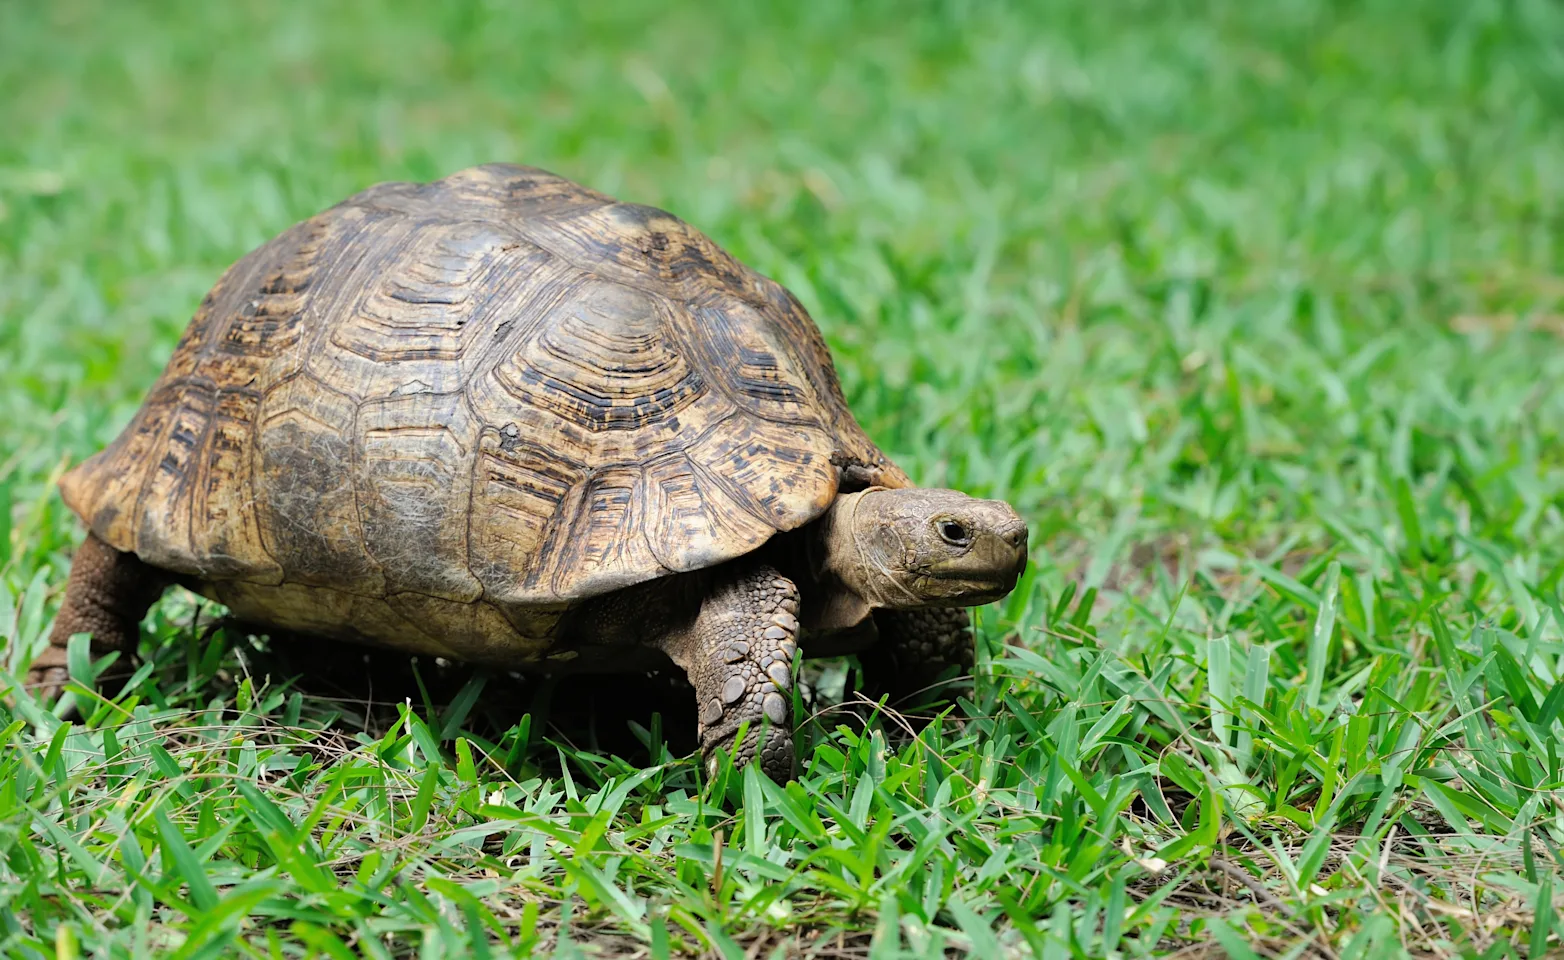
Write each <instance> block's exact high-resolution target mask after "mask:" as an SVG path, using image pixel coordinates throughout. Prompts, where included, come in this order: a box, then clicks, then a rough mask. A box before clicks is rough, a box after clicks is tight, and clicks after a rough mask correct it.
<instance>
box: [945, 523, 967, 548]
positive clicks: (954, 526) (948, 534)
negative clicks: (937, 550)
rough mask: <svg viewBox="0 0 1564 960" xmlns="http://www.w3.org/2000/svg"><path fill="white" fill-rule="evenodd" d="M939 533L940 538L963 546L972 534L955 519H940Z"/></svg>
mask: <svg viewBox="0 0 1564 960" xmlns="http://www.w3.org/2000/svg"><path fill="white" fill-rule="evenodd" d="M939 535H940V539H941V540H944V541H945V542H946V543H949V544H952V545H954V546H958V547H961V546H965V545H966V544H967V543H968V542H969V541H970V540H971V539H972V534H971V533H969V532H968V531H967V528H966V527H965V526H963V525H962V524H961V522H960V521H957V520H941V521H940V522H939Z"/></svg>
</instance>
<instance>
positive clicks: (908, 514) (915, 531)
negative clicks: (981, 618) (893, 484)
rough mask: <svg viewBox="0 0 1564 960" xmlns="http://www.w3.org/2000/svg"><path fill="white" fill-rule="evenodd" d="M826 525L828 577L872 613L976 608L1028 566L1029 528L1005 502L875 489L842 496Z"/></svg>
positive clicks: (1001, 592) (943, 492) (955, 493)
mask: <svg viewBox="0 0 1564 960" xmlns="http://www.w3.org/2000/svg"><path fill="white" fill-rule="evenodd" d="M826 520H827V522H826V523H825V524H824V547H825V550H824V560H825V566H826V568H827V570H829V572H831V573H832V574H834V575H835V576H836V578H837V579H838V580H839V581H840V582H841V583H842V584H843V585H844V586H845V587H847V588H848V589H849V590H851V591H853V592H854V593H856V594H858V596H859V597H861V598H862V599H863V600H864V601H865V602H866V603H867V604H868V605H869V606H870V607H876V608H890V609H901V610H907V609H915V608H919V607H974V606H977V605H979V604H983V603H988V602H990V601H993V600H998V599H999V598H1000V597H1003V596H1004V595H1005V594H1007V593H1009V592H1010V591H1011V590H1013V589H1015V585H1016V580H1017V579H1019V578H1020V576H1021V571H1022V570H1023V569H1025V567H1026V523H1025V522H1024V521H1023V520H1022V519H1021V517H1020V516H1019V515H1017V514H1016V512H1015V510H1014V509H1012V508H1011V506H1010V504H1008V503H1005V502H1003V501H1000V500H979V499H977V498H975V497H969V496H967V495H966V494H964V493H961V492H960V491H957V490H928V489H920V488H909V489H901V490H887V489H882V488H870V489H868V490H865V491H863V492H862V493H849V494H843V495H841V496H839V497H837V498H836V501H835V502H834V503H833V504H832V506H831V509H830V512H829V513H828V514H827V517H826Z"/></svg>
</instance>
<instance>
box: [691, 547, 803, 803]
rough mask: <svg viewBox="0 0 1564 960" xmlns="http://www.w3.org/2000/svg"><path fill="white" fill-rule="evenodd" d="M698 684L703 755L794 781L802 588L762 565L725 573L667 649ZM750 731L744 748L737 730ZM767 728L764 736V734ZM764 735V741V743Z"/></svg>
mask: <svg viewBox="0 0 1564 960" xmlns="http://www.w3.org/2000/svg"><path fill="white" fill-rule="evenodd" d="M662 647H663V650H664V651H665V652H666V653H667V654H668V656H669V657H671V658H672V659H673V661H674V663H677V664H678V665H679V666H681V667H683V668H684V672H685V673H686V674H688V675H689V678H690V682H691V683H692V684H694V685H695V697H696V703H697V705H698V707H699V709H700V737H701V753H702V755H703V756H705V757H707V758H710V757H711V756H712V754H713V752H714V751H715V750H717V749H718V748H726V749H728V750H731V751H732V753H733V760H734V763H735V764H736V765H740V766H742V765H743V764H746V763H748V762H750V761H751V760H755V759H758V760H759V761H760V768H761V770H762V771H763V772H764V773H765V774H766V775H767V776H769V777H771V778H772V779H773V780H775V781H777V782H778V783H785V782H787V781H788V780H790V779H792V776H793V762H794V757H793V724H792V717H791V713H792V698H791V697H790V696H789V695H788V690H789V689H790V688H791V687H792V684H793V660H794V657H795V655H796V654H797V652H798V588H797V587H795V586H794V585H793V581H791V580H789V579H787V578H786V577H784V576H782V575H781V574H780V573H778V572H777V571H776V570H774V569H773V568H771V567H769V566H766V565H763V564H739V565H735V566H734V567H731V568H728V569H725V570H723V571H720V572H719V573H718V574H717V575H716V576H715V577H714V578H713V581H712V583H711V588H710V591H709V593H708V594H707V596H706V597H705V599H704V600H703V601H702V603H701V610H700V614H699V615H698V616H697V617H696V618H695V622H694V624H693V625H691V626H690V627H688V628H686V629H684V630H680V631H679V632H677V633H676V634H674V635H673V636H670V637H668V638H666V639H665V640H664V641H663V643H662ZM746 723H747V724H748V725H749V729H748V732H747V733H746V734H745V736H744V740H743V742H742V743H737V744H735V743H734V738H735V736H736V735H737V734H738V730H739V727H740V726H741V725H743V724H746ZM762 728H764V730H763V729H762ZM762 736H764V740H762Z"/></svg>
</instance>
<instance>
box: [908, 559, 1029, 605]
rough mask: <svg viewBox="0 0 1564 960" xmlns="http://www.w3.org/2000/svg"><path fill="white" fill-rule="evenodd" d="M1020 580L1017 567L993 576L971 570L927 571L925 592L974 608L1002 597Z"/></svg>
mask: <svg viewBox="0 0 1564 960" xmlns="http://www.w3.org/2000/svg"><path fill="white" fill-rule="evenodd" d="M1020 579H1021V571H1020V569H1019V568H1018V569H1015V570H1007V571H1005V572H1004V573H1000V574H995V575H993V576H982V575H974V574H973V572H972V571H970V570H929V571H927V572H926V573H925V574H924V581H925V583H926V584H927V587H928V589H926V591H925V592H926V593H928V594H929V595H931V596H934V597H939V598H941V599H947V600H950V601H952V602H955V603H958V604H960V605H961V606H973V607H975V606H979V605H981V604H985V603H993V602H994V601H995V600H999V599H1002V598H1004V597H1005V596H1007V595H1009V593H1010V592H1011V591H1012V590H1014V589H1015V588H1016V582H1017V581H1019V580H1020Z"/></svg>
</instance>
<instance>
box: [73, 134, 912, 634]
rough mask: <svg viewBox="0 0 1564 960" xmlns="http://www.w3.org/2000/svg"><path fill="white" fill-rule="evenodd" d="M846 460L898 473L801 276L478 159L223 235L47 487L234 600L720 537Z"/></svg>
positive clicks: (707, 551) (488, 586) (734, 545)
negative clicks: (477, 163) (774, 270)
mask: <svg viewBox="0 0 1564 960" xmlns="http://www.w3.org/2000/svg"><path fill="white" fill-rule="evenodd" d="M844 482H846V483H849V484H853V485H855V486H866V485H869V484H878V485H883V486H892V487H899V486H907V485H910V483H909V481H908V479H907V477H906V475H905V474H904V473H902V472H901V470H900V469H898V468H897V467H896V466H895V465H894V464H891V463H889V462H888V461H887V460H886V458H885V457H884V455H883V454H882V453H881V452H880V451H879V450H878V449H877V448H876V447H875V445H874V444H873V443H872V442H871V441H870V440H869V439H868V437H867V436H865V435H864V433H863V431H862V429H861V428H860V427H859V426H858V424H857V423H856V422H855V421H854V419H853V417H852V415H851V413H849V411H848V409H847V406H846V404H845V402H844V400H843V397H842V392H841V388H840V386H839V384H838V382H837V378H836V374H835V372H834V370H833V368H832V363H831V358H830V355H829V353H828V352H827V350H826V347H825V344H824V342H823V341H822V339H821V336H820V332H819V330H818V329H817V328H816V327H815V325H814V323H813V322H812V321H811V320H810V318H809V316H808V315H807V314H806V313H805V311H804V309H803V308H802V307H801V306H800V305H799V303H798V301H797V300H796V299H794V298H793V297H792V296H791V295H790V294H789V293H788V292H787V291H786V290H784V289H783V288H782V287H781V286H779V285H777V284H776V283H773V282H772V281H770V280H768V279H766V278H765V277H762V276H760V275H759V274H757V273H755V272H754V271H752V270H750V269H748V268H746V267H745V266H743V265H742V264H740V263H738V262H737V261H735V260H734V259H733V258H732V257H730V256H729V255H728V254H727V253H725V252H724V251H722V250H721V249H719V248H718V247H717V246H716V244H714V243H713V242H712V241H711V240H709V239H708V238H707V237H705V236H704V235H702V234H701V233H700V232H699V231H697V230H695V229H694V228H692V227H690V226H689V225H687V224H685V223H684V222H682V221H680V220H679V219H677V218H675V217H673V216H672V215H670V214H667V213H665V212H663V211H661V210H656V209H653V208H651V207H645V206H639V205H634V204H625V203H618V202H616V201H615V200H613V199H612V198H610V197H607V196H604V195H603V194H600V193H596V192H594V191H592V190H589V189H586V188H584V187H581V186H579V185H577V184H574V183H571V182H570V181H568V180H565V179H563V178H560V177H557V176H554V175H552V174H549V173H546V172H544V171H541V170H537V169H532V168H526V167H517V166H510V165H498V164H496V165H488V166H482V167H477V168H473V169H470V170H465V171H462V172H460V173H457V174H454V175H452V176H450V177H447V178H445V179H443V180H439V181H436V182H433V183H428V184H408V183H388V184H381V185H379V186H375V187H372V188H370V189H368V190H365V191H363V192H362V193H359V194H357V195H355V196H353V197H350V198H349V199H347V200H346V201H344V202H342V203H341V204H338V205H337V206H335V207H332V208H331V209H329V210H326V211H325V212H323V213H321V214H319V215H317V216H315V217H312V218H311V219H309V220H306V221H305V222H303V223H301V224H298V225H297V226H294V227H293V228H291V229H289V230H288V231H286V232H285V233H283V234H282V235H281V236H279V237H277V238H276V239H274V240H272V241H270V242H269V243H267V244H265V245H264V246H262V247H260V248H258V249H257V250H255V251H253V252H251V253H250V254H248V255H247V256H245V257H244V258H243V259H241V260H240V261H239V262H238V263H236V264H234V265H233V266H232V267H231V268H230V269H229V270H228V271H227V272H226V273H225V274H224V275H223V277H222V278H221V279H220V280H219V281H218V283H217V285H216V286H215V287H214V288H213V289H212V291H211V292H210V293H209V294H208V295H207V296H206V298H205V299H204V300H203V301H202V303H201V306H200V308H199V310H198V311H197V313H196V315H195V318H194V320H193V321H192V322H191V324H190V327H189V329H188V330H187V331H186V333H185V335H184V337H183V339H182V340H181V341H180V342H179V345H178V348H177V349H176V351H175V353H174V356H173V359H172V360H171V361H170V362H169V364H168V367H167V369H166V370H165V371H164V373H163V376H162V378H161V379H160V380H159V381H158V382H157V384H156V385H155V386H154V387H153V388H152V391H151V392H150V394H149V395H148V397H147V399H146V402H145V403H144V405H143V406H142V407H141V409H140V411H139V412H138V413H137V414H136V416H135V418H134V419H133V420H132V421H131V423H130V425H129V426H128V427H127V428H126V429H125V430H124V432H123V433H122V434H121V435H120V436H119V438H118V439H116V440H115V441H114V443H113V444H112V445H110V446H109V447H108V448H106V449H105V450H104V451H103V452H101V453H99V454H97V455H96V456H94V457H92V458H91V459H89V460H87V461H86V462H84V463H83V464H81V465H80V466H78V467H77V468H76V469H74V470H72V471H71V472H70V473H69V474H67V475H66V476H65V478H64V479H63V480H62V481H61V490H62V493H63V495H64V497H65V500H66V502H67V503H68V504H69V506H70V507H71V508H72V509H73V510H74V511H75V512H76V513H77V514H79V515H80V516H81V517H82V519H83V520H84V521H85V522H86V523H87V524H88V526H90V527H91V529H92V531H93V532H94V533H96V534H97V535H98V537H100V538H101V539H103V540H104V541H106V542H107V543H108V544H109V545H111V546H113V547H115V548H117V549H120V550H125V551H131V552H134V553H135V554H137V555H138V556H139V557H141V559H143V560H144V561H146V562H148V563H150V564H152V565H154V566H157V567H162V568H165V569H168V570H171V571H175V572H176V573H179V574H184V575H186V576H188V577H190V578H193V579H194V580H195V581H197V582H198V583H203V584H214V583H215V584H230V585H233V586H234V587H236V588H238V587H243V585H250V587H249V588H243V589H236V590H229V591H228V592H227V593H226V594H225V593H224V592H223V591H221V590H219V591H218V594H219V595H220V596H222V597H224V598H225V599H229V598H233V597H237V598H239V601H232V600H230V602H241V601H242V600H243V598H244V597H246V596H251V597H262V596H268V597H270V598H271V599H272V600H276V598H277V597H279V596H281V595H282V592H280V591H282V588H293V587H297V588H299V589H298V590H295V592H294V593H293V594H291V595H290V596H292V597H293V599H292V601H291V602H292V603H293V605H294V606H295V607H306V608H307V607H310V606H312V605H314V606H319V605H322V604H326V603H328V600H329V602H330V603H338V604H340V603H343V602H346V603H348V604H349V606H351V605H352V604H353V603H359V602H360V601H371V600H373V601H390V600H394V599H395V598H404V599H407V600H410V601H414V602H413V604H412V606H411V607H408V608H403V609H404V610H405V609H414V610H416V609H419V608H418V605H417V602H416V601H418V600H420V599H431V600H438V601H443V603H441V604H439V606H440V607H441V608H443V609H449V605H450V604H463V605H474V604H478V605H480V606H481V605H483V604H488V605H490V606H492V607H496V608H499V610H500V611H502V612H503V611H504V610H506V609H507V608H517V607H527V606H549V607H559V606H561V605H564V606H568V605H569V604H571V603H573V602H576V601H579V600H582V599H585V598H587V597H591V596H594V595H598V594H602V593H605V592H607V591H611V590H615V589H619V588H623V587H626V586H629V585H633V584H637V583H642V582H645V581H648V580H651V579H653V578H657V577H662V576H666V575H669V574H673V573H679V572H684V571H691V570H697V569H700V568H704V567H709V566H712V565H714V564H718V563H722V562H724V561H727V560H730V559H733V558H735V557H739V556H741V555H743V554H746V553H748V552H750V551H753V550H755V549H756V548H758V547H760V546H761V545H762V544H764V543H765V542H766V541H767V540H768V539H769V538H771V537H772V536H773V535H775V534H776V533H777V532H778V531H786V530H791V529H794V528H796V527H799V526H801V525H803V524H806V523H808V522H810V521H811V520H813V519H814V518H816V517H817V516H819V515H820V514H821V513H822V512H823V511H824V510H825V509H826V507H827V506H828V505H829V504H830V503H831V500H832V498H833V497H834V496H835V495H836V493H837V491H838V488H839V487H840V486H841V485H842V484H843V483H844ZM250 588H253V589H250ZM263 588H265V589H263ZM272 588H276V589H272ZM306 588H309V589H306ZM316 588H318V589H316ZM247 591H248V592H247ZM344 598H347V600H344ZM479 601H482V602H483V604H479V603H478V602H479ZM295 613H296V615H295V616H294V617H293V619H294V620H296V621H298V622H300V623H301V624H304V625H306V626H308V625H310V624H311V623H321V622H326V623H329V622H331V621H334V620H340V619H343V618H346V617H348V616H349V615H350V611H349V610H348V609H347V608H345V607H344V608H341V609H335V610H309V609H303V610H296V611H295ZM507 616H510V615H509V614H507ZM510 619H511V622H515V620H514V617H510ZM388 629H390V628H388ZM373 632H382V631H373Z"/></svg>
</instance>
